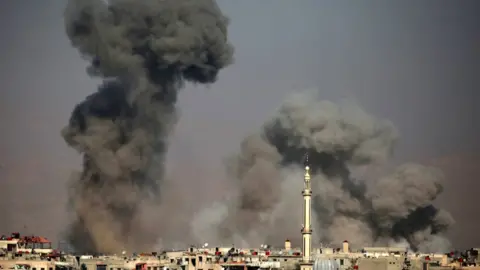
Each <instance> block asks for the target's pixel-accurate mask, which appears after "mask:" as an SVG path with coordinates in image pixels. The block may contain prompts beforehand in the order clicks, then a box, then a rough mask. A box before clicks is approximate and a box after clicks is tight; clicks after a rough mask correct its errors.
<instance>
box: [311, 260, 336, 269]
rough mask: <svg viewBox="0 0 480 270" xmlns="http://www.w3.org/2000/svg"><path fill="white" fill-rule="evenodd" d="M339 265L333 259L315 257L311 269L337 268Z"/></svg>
mask: <svg viewBox="0 0 480 270" xmlns="http://www.w3.org/2000/svg"><path fill="white" fill-rule="evenodd" d="M339 268H340V265H339V264H338V262H337V261H335V260H333V259H317V260H315V263H314V264H313V270H337V269H339Z"/></svg>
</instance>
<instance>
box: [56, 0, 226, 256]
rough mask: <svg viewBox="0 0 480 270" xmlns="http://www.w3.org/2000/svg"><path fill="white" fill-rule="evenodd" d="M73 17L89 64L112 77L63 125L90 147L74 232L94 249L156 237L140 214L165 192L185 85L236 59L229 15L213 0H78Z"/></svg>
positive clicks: (75, 191)
mask: <svg viewBox="0 0 480 270" xmlns="http://www.w3.org/2000/svg"><path fill="white" fill-rule="evenodd" d="M65 23H66V30H67V34H68V37H69V38H70V41H71V43H72V45H73V46H74V47H75V48H77V49H78V50H79V51H80V53H81V54H82V56H83V57H85V58H86V59H88V60H89V61H90V63H91V64H90V66H89V67H88V69H87V71H88V73H89V74H90V75H91V76H95V77H98V78H102V79H103V82H102V84H101V85H100V86H99V88H98V91H97V92H95V93H94V94H92V95H90V96H89V97H87V98H86V99H85V100H84V101H83V102H81V103H80V104H78V105H77V106H76V107H75V109H74V110H73V112H72V115H71V119H70V122H69V125H68V126H67V127H66V128H65V129H64V130H63V131H62V135H63V137H64V139H65V141H66V142H67V143H68V144H69V145H70V146H71V147H73V148H75V149H76V150H78V151H79V152H80V153H81V154H82V155H83V171H82V172H81V173H79V174H78V176H76V178H75V179H74V182H73V184H72V191H71V202H72V207H73V210H74V213H75V214H76V219H75V220H74V222H73V223H72V226H71V228H70V230H69V237H70V240H71V242H72V244H73V245H74V247H75V248H76V249H77V250H78V251H89V252H118V251H121V250H123V249H129V250H132V249H134V248H139V247H142V246H145V245H149V244H153V243H154V242H148V241H149V240H151V241H156V237H155V235H148V234H147V233H145V231H144V230H143V229H142V224H143V222H142V217H141V214H140V213H141V209H142V206H143V205H145V204H149V203H150V204H151V203H153V202H155V203H157V202H158V201H159V200H158V197H159V196H158V195H159V194H160V190H161V185H162V179H163V177H164V159H165V153H166V151H167V148H168V147H167V146H168V135H169V133H170V132H171V131H172V129H173V128H174V126H175V123H176V121H177V114H176V108H175V103H176V100H177V94H178V90H179V89H180V88H181V87H182V85H183V84H184V83H185V82H186V81H189V82H193V83H213V82H215V80H216V78H217V74H218V72H219V70H220V69H222V68H224V67H225V66H227V65H228V64H230V63H231V62H232V54H233V48H232V46H231V45H230V44H229V43H228V41H227V24H228V21H227V19H226V17H224V16H223V15H222V13H221V11H220V10H219V8H218V6H217V5H216V3H215V2H214V1H213V0H142V1H138V0H110V1H100V0H97V1H95V0H70V1H69V2H68V4H67V8H66V10H65Z"/></svg>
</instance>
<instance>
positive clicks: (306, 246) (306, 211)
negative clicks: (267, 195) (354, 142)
mask: <svg viewBox="0 0 480 270" xmlns="http://www.w3.org/2000/svg"><path fill="white" fill-rule="evenodd" d="M306 163H307V165H306V166H305V174H304V177H303V180H304V188H303V191H302V195H303V228H302V238H303V249H302V252H303V258H302V262H301V263H300V270H312V269H313V262H312V259H311V258H310V255H311V252H312V251H311V249H312V228H311V221H310V220H311V211H312V189H311V187H310V167H309V166H308V156H307V162H306Z"/></svg>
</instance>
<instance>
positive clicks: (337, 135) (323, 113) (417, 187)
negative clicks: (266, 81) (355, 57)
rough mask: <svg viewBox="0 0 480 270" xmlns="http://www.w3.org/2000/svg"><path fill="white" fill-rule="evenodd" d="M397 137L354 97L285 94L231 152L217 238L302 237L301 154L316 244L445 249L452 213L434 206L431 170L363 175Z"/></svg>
mask: <svg viewBox="0 0 480 270" xmlns="http://www.w3.org/2000/svg"><path fill="white" fill-rule="evenodd" d="M397 137H398V135H397V131H396V129H395V128H394V126H393V125H392V124H391V123H390V122H388V121H386V120H382V119H378V118H375V117H373V116H371V115H370V114H368V113H366V112H364V111H363V110H362V109H361V108H359V107H358V106H355V105H354V104H352V103H340V104H334V103H332V102H329V101H322V100H319V99H318V96H317V95H315V94H312V93H310V92H305V93H296V94H294V95H292V96H291V97H290V98H288V99H287V100H286V101H285V103H284V104H283V105H282V106H281V107H280V109H279V110H278V112H277V114H276V115H275V116H274V117H273V118H272V119H270V120H269V121H267V122H266V123H265V124H264V126H263V128H262V130H261V131H260V132H258V133H256V134H253V135H251V136H249V137H247V138H246V139H245V140H244V141H243V143H242V144H241V151H240V153H239V154H237V155H235V156H233V158H231V159H230V160H229V162H228V167H227V171H228V174H229V175H230V177H231V179H233V180H234V184H235V185H236V187H237V191H238V193H237V194H235V196H234V197H233V198H234V199H233V200H232V201H228V204H227V206H224V208H228V211H226V210H224V209H218V210H223V212H222V213H229V215H226V216H225V217H224V218H223V219H222V220H221V221H219V222H218V223H217V224H216V226H219V227H220V229H221V230H220V233H219V235H218V236H217V237H218V238H217V241H226V240H230V241H234V242H236V243H241V244H249V245H260V244H262V242H264V241H265V242H267V243H268V244H274V245H281V244H282V242H281V241H282V240H283V239H284V238H285V237H288V238H290V239H293V240H296V241H297V243H301V242H300V241H301V237H300V233H299V230H300V226H301V216H302V213H301V209H302V198H301V195H300V194H301V193H300V192H301V189H302V187H303V184H302V183H303V173H302V170H303V167H304V160H305V155H306V154H308V156H309V165H310V167H311V168H312V173H313V177H312V188H313V192H314V198H313V209H314V213H313V214H314V216H313V219H315V221H314V222H315V224H312V225H313V227H314V228H315V234H314V239H315V241H316V243H317V244H319V243H320V242H321V243H323V244H328V243H333V244H335V243H336V244H340V243H341V242H342V241H343V240H345V239H348V240H349V242H351V244H352V245H353V246H356V247H358V248H361V247H363V246H371V245H402V244H404V245H408V246H409V247H410V248H412V249H414V250H425V251H442V250H443V249H446V248H448V245H449V243H448V241H447V239H445V238H444V237H443V233H444V232H445V230H446V229H448V227H449V226H450V225H451V224H452V222H453V219H452V217H451V216H450V214H449V213H447V212H446V211H443V210H441V209H437V208H435V207H434V206H433V205H432V201H433V200H434V199H435V198H436V197H437V196H438V195H439V194H440V193H441V191H442V188H441V186H440V184H439V183H440V181H441V179H442V174H441V173H440V172H439V171H438V170H437V169H435V168H432V167H426V166H422V165H419V164H405V165H402V166H400V167H398V168H396V169H394V170H393V172H392V173H391V174H387V175H386V176H383V177H380V178H378V179H369V177H372V175H373V173H365V172H368V171H371V168H372V167H373V168H376V167H379V166H381V165H385V163H386V161H387V160H388V158H389V157H390V156H391V155H392V153H393V148H394V146H395V142H396V141H397ZM216 207H217V208H218V205H217V206H216ZM206 212H209V213H212V210H211V209H209V210H208V211H206ZM220 212H221V211H219V213H220ZM194 231H195V228H194Z"/></svg>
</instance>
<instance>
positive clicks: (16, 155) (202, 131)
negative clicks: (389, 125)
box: [0, 0, 480, 246]
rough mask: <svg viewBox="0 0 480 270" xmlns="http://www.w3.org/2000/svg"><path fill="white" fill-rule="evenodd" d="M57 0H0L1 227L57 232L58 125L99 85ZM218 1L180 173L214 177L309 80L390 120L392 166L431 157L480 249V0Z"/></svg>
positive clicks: (186, 93)
mask: <svg viewBox="0 0 480 270" xmlns="http://www.w3.org/2000/svg"><path fill="white" fill-rule="evenodd" d="M64 2H65V1H60V0H42V1H37V0H3V1H2V2H0V22H1V28H0V31H1V35H0V36H1V42H0V48H1V51H2V55H1V60H2V61H1V62H0V81H1V82H2V88H1V90H0V91H1V92H0V124H1V125H0V126H1V130H0V165H1V167H0V232H5V233H8V232H9V231H11V230H17V231H18V230H20V231H25V230H26V231H28V232H30V233H34V232H35V233H40V234H46V235H47V236H49V237H51V238H53V239H56V238H57V236H58V233H57V232H58V231H60V230H61V229H62V228H63V227H64V225H65V222H66V210H65V204H66V195H65V194H64V193H62V192H60V191H62V190H65V189H66V183H67V180H68V177H69V173H70V172H71V170H72V169H75V168H79V167H80V160H79V157H78V155H76V153H75V152H74V151H73V150H72V149H69V148H68V147H67V146H66V144H65V143H64V141H63V139H62V138H61V137H60V130H61V128H62V127H63V126H64V125H65V124H66V123H67V121H68V118H69V116H70V112H71V110H72V109H73V107H74V106H75V104H76V103H78V102H80V101H81V100H83V98H84V97H85V96H86V95H88V94H89V93H92V92H93V91H95V85H96V82H95V81H93V80H92V79H90V78H89V77H88V76H87V75H86V73H85V67H86V65H87V63H86V62H85V61H83V60H82V59H81V57H80V56H79V54H78V52H77V51H76V50H75V49H73V48H71V47H70V46H69V41H68V40H67V38H66V35H65V33H64V25H63V16H62V12H63V8H64V5H65V4H64ZM218 2H219V4H220V6H221V8H222V9H223V11H224V12H225V13H226V14H227V15H228V16H229V17H230V19H231V26H230V30H229V34H230V38H231V42H232V43H233V45H234V46H235V48H236V53H235V58H236V62H235V64H234V65H232V66H230V67H228V68H227V69H225V70H224V71H222V72H221V73H220V79H219V81H218V83H216V84H214V85H212V86H211V87H210V88H208V89H207V88H204V87H193V86H188V87H186V88H185V89H184V90H182V94H181V95H180V102H179V107H180V109H181V112H182V118H181V120H180V122H179V125H178V127H177V129H176V133H175V134H174V137H173V138H172V146H171V149H170V153H169V164H171V165H172V168H177V169H176V170H181V171H182V172H180V173H179V174H178V175H182V176H185V178H186V179H181V180H178V181H185V182H186V183H188V182H189V181H192V182H196V183H197V185H198V183H210V184H212V183H221V182H222V180H221V179H214V178H215V177H218V176H219V175H222V174H221V173H218V171H220V170H222V168H223V167H222V159H223V158H224V157H225V156H226V155H227V154H228V153H230V152H232V151H235V149H236V148H237V147H238V146H239V142H240V141H241V139H242V138H243V137H244V136H245V135H246V134H248V133H249V132H251V131H253V130H255V129H256V128H258V126H259V125H261V124H262V123H263V121H264V120H265V119H267V118H268V116H269V115H270V114H272V112H273V111H274V110H275V109H276V108H277V106H278V105H279V104H280V102H281V101H282V99H283V98H284V97H285V95H286V94H288V93H289V92H292V91H294V90H301V89H305V88H317V89H319V91H320V92H321V94H322V95H323V97H324V98H325V99H332V100H338V99H340V98H345V97H347V98H351V99H355V100H356V101H357V102H358V103H359V104H360V105H362V106H363V107H364V108H365V109H366V110H367V111H369V112H371V113H373V114H376V115H378V116H381V117H385V118H388V119H390V120H392V121H393V122H394V123H395V125H396V126H397V127H398V129H399V130H400V132H401V142H400V144H399V146H398V148H397V152H396V159H395V162H401V161H407V160H413V161H422V162H430V163H435V164H438V165H440V166H442V168H444V169H445V170H446V172H447V173H448V175H449V178H448V181H447V182H446V183H445V185H446V187H447V191H446V192H445V194H444V195H445V196H443V198H440V199H439V203H440V204H441V205H442V206H444V207H447V209H449V210H450V211H452V212H453V213H452V214H453V216H454V217H455V218H456V219H457V225H456V227H455V228H454V229H453V232H452V238H453V239H452V240H453V242H454V243H455V244H457V245H459V246H469V245H477V246H478V245H480V236H476V235H475V231H474V232H472V233H473V235H470V234H468V233H466V232H465V230H466V229H468V228H471V229H472V230H473V229H474V228H477V227H478V226H480V218H475V216H478V213H479V212H478V210H476V205H478V202H477V201H476V200H475V198H476V197H474V196H478V195H477V194H476V193H475V192H474V191H472V190H475V189H476V190H478V188H479V187H480V184H478V183H477V182H478V181H477V180H478V173H480V169H477V167H478V166H480V162H479V159H478V154H477V151H478V150H479V148H480V143H479V142H478V140H477V138H479V135H480V131H479V128H480V127H479V125H478V120H477V119H476V117H477V116H478V114H479V112H480V109H479V108H478V106H476V105H477V103H478V102H479V101H480V94H479V93H478V90H477V89H478V88H479V87H480V76H479V70H480V17H479V16H478V14H480V2H478V1H475V0H471V1H466V0H464V1H447V0H445V1H434V0H428V1H427V0H424V1H414V0H410V1H408V0H407V1H393V0H392V1H380V0H377V1H375V0H370V1H368V0H364V1H360V0H357V1H341V0H329V1H322V0H302V1H288V0H262V1H254V0H249V1H246V0H244V1H226V0H225V1H218ZM474 118H475V119H474ZM452 160H453V161H452ZM454 162H456V163H454ZM453 163H454V165H452V164H453ZM181 165H182V166H185V167H186V168H180V169H179V167H180V166H181ZM477 165H478V166H477ZM188 168H195V169H191V170H195V173H192V172H190V173H188V170H189V169H188ZM172 170H175V169H172ZM184 171H187V172H186V173H185V172H184ZM187 177H188V178H187ZM207 186H208V185H207ZM209 190H211V189H209V188H205V189H204V190H203V191H202V192H204V194H205V196H207V197H215V196H218V194H216V193H215V192H210V193H209ZM190 192H192V191H190ZM460 210H461V211H460ZM19 226H21V227H20V228H19ZM24 226H25V227H24Z"/></svg>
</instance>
